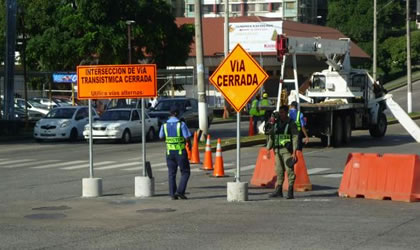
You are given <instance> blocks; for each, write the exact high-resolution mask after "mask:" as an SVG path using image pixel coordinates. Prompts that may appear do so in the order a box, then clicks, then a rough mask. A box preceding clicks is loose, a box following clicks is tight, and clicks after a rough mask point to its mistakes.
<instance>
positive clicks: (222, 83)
mask: <svg viewBox="0 0 420 250" xmlns="http://www.w3.org/2000/svg"><path fill="white" fill-rule="evenodd" d="M230 68H231V72H232V74H229V75H219V76H217V78H216V83H217V85H218V86H219V87H228V86H245V85H247V86H250V85H258V83H259V81H258V76H257V74H247V73H245V74H243V73H241V72H246V68H245V63H244V60H240V61H239V60H234V61H230ZM236 72H238V73H240V74H235V73H236Z"/></svg>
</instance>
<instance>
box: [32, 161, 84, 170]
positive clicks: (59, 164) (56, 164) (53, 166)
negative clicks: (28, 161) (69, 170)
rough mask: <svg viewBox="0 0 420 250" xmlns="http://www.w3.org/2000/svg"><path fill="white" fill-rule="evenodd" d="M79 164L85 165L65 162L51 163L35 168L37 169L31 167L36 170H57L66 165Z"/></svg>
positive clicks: (77, 162) (78, 162)
mask: <svg viewBox="0 0 420 250" xmlns="http://www.w3.org/2000/svg"><path fill="white" fill-rule="evenodd" d="M81 163H86V161H65V162H61V163H52V164H47V165H42V166H37V167H32V168H36V169H45V168H55V167H57V168H58V167H64V166H68V165H74V164H81Z"/></svg>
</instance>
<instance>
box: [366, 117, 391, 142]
mask: <svg viewBox="0 0 420 250" xmlns="http://www.w3.org/2000/svg"><path fill="white" fill-rule="evenodd" d="M387 126H388V121H387V119H386V116H385V114H384V113H380V114H379V117H378V123H377V124H376V125H373V126H372V127H371V128H369V133H370V135H371V136H372V137H383V136H384V135H385V133H386V129H387Z"/></svg>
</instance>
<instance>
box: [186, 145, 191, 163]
mask: <svg viewBox="0 0 420 250" xmlns="http://www.w3.org/2000/svg"><path fill="white" fill-rule="evenodd" d="M185 150H187V155H188V160H191V150H190V144H189V143H188V142H187V143H186V144H185Z"/></svg>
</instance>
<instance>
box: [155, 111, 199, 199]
mask: <svg viewBox="0 0 420 250" xmlns="http://www.w3.org/2000/svg"><path fill="white" fill-rule="evenodd" d="M170 113H171V116H170V117H169V119H168V120H167V121H166V123H165V124H163V125H162V126H161V128H160V132H159V137H160V138H161V139H163V138H165V142H166V163H167V165H168V179H169V195H170V196H171V199H172V200H177V199H178V198H181V199H183V200H186V199H187V197H186V196H185V190H186V188H187V183H188V179H189V178H190V172H191V171H190V162H189V161H188V155H187V151H186V149H185V147H186V144H188V145H191V142H190V137H191V132H190V131H189V129H188V127H187V125H186V124H185V122H183V121H180V120H179V119H178V118H177V116H178V115H179V110H178V109H177V107H175V106H173V107H171V109H170ZM178 166H179V168H180V170H181V181H180V183H179V186H178V188H177V185H176V173H177V170H178Z"/></svg>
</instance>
